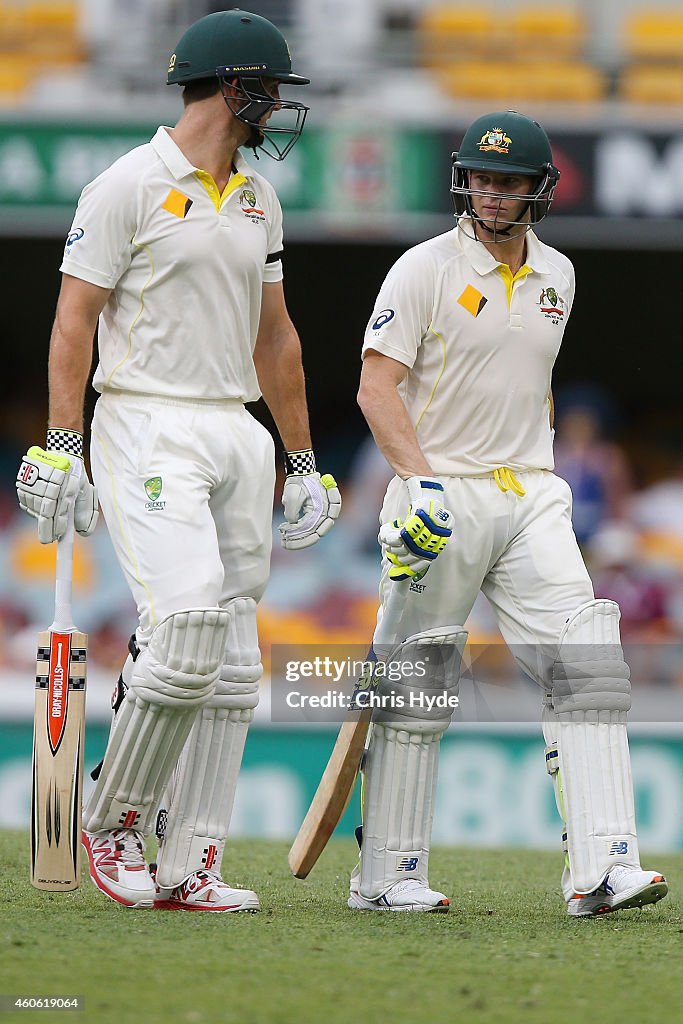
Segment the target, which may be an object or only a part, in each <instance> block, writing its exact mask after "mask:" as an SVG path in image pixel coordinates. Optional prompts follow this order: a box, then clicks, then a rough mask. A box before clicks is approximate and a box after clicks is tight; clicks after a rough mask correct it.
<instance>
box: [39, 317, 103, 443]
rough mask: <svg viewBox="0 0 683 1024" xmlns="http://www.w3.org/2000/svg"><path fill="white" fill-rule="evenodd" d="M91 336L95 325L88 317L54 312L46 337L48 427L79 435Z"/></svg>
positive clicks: (81, 424) (90, 359) (90, 350)
mask: <svg viewBox="0 0 683 1024" xmlns="http://www.w3.org/2000/svg"><path fill="white" fill-rule="evenodd" d="M94 333H95V323H93V321H92V319H91V318H89V317H87V316H83V315H80V316H79V315H78V314H75V313H71V314H68V315H67V314H64V313H62V314H60V313H59V311H58V314H57V317H56V318H55V323H54V327H53V328H52V336H51V338H50V360H49V367H48V378H49V387H50V409H49V421H48V422H49V425H50V426H53V427H65V428H67V429H69V430H78V431H80V432H81V433H83V406H84V403H85V389H86V387H87V384H88V379H89V377H90V368H91V365H92V349H93V337H94Z"/></svg>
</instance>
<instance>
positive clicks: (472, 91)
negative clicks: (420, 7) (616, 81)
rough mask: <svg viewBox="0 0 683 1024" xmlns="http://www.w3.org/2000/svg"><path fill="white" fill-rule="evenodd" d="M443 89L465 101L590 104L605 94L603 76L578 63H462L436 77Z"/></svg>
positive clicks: (604, 79) (594, 68)
mask: <svg viewBox="0 0 683 1024" xmlns="http://www.w3.org/2000/svg"><path fill="white" fill-rule="evenodd" d="M439 81H440V83H441V85H442V87H443V89H444V90H445V91H446V92H447V93H448V94H449V95H451V96H458V97H462V98H466V99H482V100H484V99H503V100H509V101H510V102H513V101H514V102H516V101H518V100H538V101H544V100H547V101H552V102H568V103H593V102H596V101H598V100H601V99H603V97H604V96H605V95H606V94H607V85H608V83H607V80H606V77H605V75H604V74H603V73H602V72H601V71H600V70H599V69H598V68H596V67H594V66H593V65H592V64H586V63H584V62H581V61H567V60H559V61H553V62H546V61H537V60H527V61H525V60H509V61H495V62H488V61H461V62H459V63H457V64H454V65H452V66H451V67H449V68H445V69H443V71H441V73H440V75H439Z"/></svg>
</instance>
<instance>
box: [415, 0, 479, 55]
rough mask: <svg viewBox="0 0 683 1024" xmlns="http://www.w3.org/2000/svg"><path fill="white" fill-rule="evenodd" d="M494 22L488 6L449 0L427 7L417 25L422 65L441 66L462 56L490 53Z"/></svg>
mask: <svg viewBox="0 0 683 1024" xmlns="http://www.w3.org/2000/svg"><path fill="white" fill-rule="evenodd" d="M494 24H495V23H494V16H493V14H492V13H491V11H489V10H488V9H487V8H486V7H480V6H478V5H477V6H475V5H474V4H468V5H454V4H448V3H445V4H437V5H435V6H432V7H428V8H427V9H426V10H425V11H423V12H422V14H421V15H419V16H418V20H417V26H416V27H417V36H418V40H419V52H420V62H421V64H422V65H423V66H424V67H431V68H440V67H445V66H447V65H448V64H450V63H451V62H452V61H453V60H457V59H458V58H459V57H468V56H474V55H479V54H483V53H485V52H490V51H491V49H492V37H493V34H494Z"/></svg>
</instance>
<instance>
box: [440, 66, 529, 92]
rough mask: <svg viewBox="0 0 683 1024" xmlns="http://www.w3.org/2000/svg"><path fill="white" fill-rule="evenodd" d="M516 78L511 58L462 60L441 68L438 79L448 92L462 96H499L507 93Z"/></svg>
mask: <svg viewBox="0 0 683 1024" xmlns="http://www.w3.org/2000/svg"><path fill="white" fill-rule="evenodd" d="M512 78H513V70H512V64H511V62H510V61H485V60H461V61H457V62H455V63H453V64H451V65H449V66H448V67H444V68H442V69H441V70H440V71H439V72H438V81H439V83H440V85H441V87H442V89H443V90H444V92H446V93H447V94H448V95H449V96H455V97H457V98H461V99H475V100H476V99H481V100H499V99H500V98H504V97H507V96H508V95H509V93H510V86H511V83H512Z"/></svg>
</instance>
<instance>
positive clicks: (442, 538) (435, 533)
mask: <svg viewBox="0 0 683 1024" xmlns="http://www.w3.org/2000/svg"><path fill="white" fill-rule="evenodd" d="M406 483H407V485H408V494H409V496H410V508H409V509H408V515H407V516H406V518H405V521H404V520H401V519H394V521H393V522H391V523H385V524H384V526H382V528H381V529H380V531H379V537H378V540H379V542H380V544H381V545H382V553H383V555H384V557H385V558H387V559H388V561H389V562H391V568H390V569H389V579H391V580H394V581H395V582H398V581H400V580H406V579H411V580H416V579H422V577H423V576H424V574H425V573H426V572H427V570H428V569H429V567H430V565H431V564H432V562H433V561H434V559H435V558H436V557H437V556H438V555H439V554H440V553H441V552H442V551H443V549H444V548H445V547H446V544H447V543H448V541H449V538H450V537H451V535H452V533H453V515H452V513H451V512H449V511H448V509H447V508H444V506H443V504H442V503H441V499H442V498H443V493H444V492H443V486H442V485H441V484H440V483H439V481H438V480H434V479H433V478H431V477H417V476H411V477H409V478H408V480H407V481H406Z"/></svg>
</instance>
